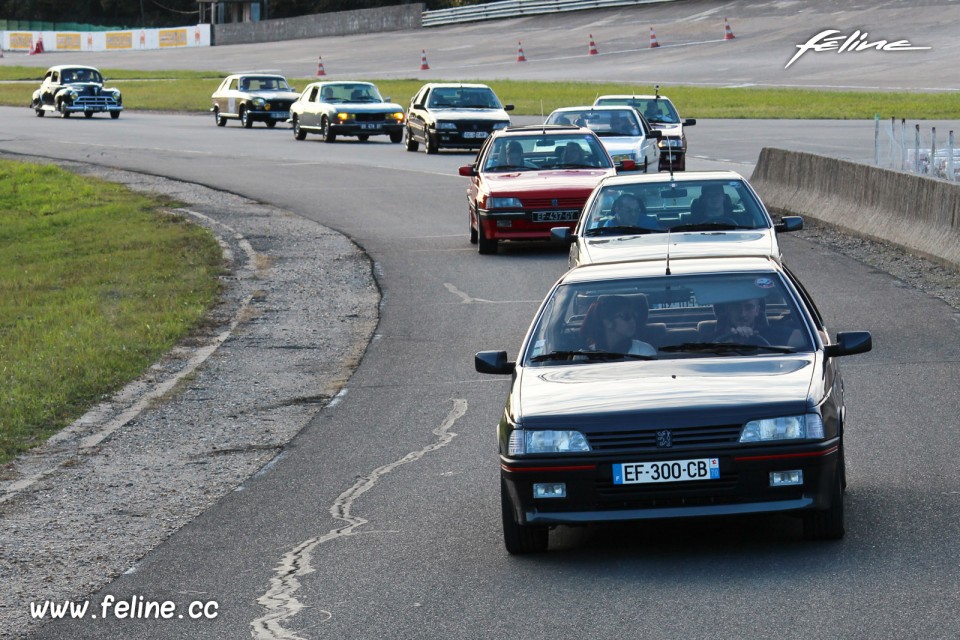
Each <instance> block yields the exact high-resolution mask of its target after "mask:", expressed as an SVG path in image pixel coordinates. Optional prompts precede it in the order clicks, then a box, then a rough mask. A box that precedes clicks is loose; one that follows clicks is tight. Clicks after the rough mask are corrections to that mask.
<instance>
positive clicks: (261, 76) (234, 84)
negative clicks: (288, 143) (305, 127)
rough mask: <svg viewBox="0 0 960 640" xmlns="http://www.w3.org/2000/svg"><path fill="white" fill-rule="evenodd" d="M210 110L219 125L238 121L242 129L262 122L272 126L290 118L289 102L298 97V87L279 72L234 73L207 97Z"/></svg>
mask: <svg viewBox="0 0 960 640" xmlns="http://www.w3.org/2000/svg"><path fill="white" fill-rule="evenodd" d="M210 98H211V100H213V106H212V107H210V111H212V112H213V117H214V119H215V120H216V123H217V126H218V127H223V126H225V125H226V124H227V120H229V119H231V118H232V119H235V120H239V121H240V124H241V125H243V127H244V128H245V129H249V128H250V127H252V126H253V123H254V122H262V123H264V124H266V125H267V126H268V127H270V128H271V129H272V128H273V127H275V126H277V123H278V122H286V121H287V120H288V119H289V118H290V105H291V104H292V103H293V101H294V100H296V99H297V90H296V89H294V88H293V87H291V86H290V85H289V84H287V79H286V78H284V77H283V76H281V75H275V74H270V73H236V74H233V75H230V76H227V77H226V78H225V79H224V81H223V82H221V83H220V86H219V87H217V90H216V91H214V92H213V95H212V96H210Z"/></svg>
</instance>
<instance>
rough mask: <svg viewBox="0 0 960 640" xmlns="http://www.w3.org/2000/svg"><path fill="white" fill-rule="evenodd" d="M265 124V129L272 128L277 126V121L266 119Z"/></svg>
mask: <svg viewBox="0 0 960 640" xmlns="http://www.w3.org/2000/svg"><path fill="white" fill-rule="evenodd" d="M266 124H267V129H273V128H274V127H275V126H277V121H276V120H267V123H266Z"/></svg>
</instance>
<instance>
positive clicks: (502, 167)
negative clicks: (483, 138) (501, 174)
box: [487, 164, 532, 171]
mask: <svg viewBox="0 0 960 640" xmlns="http://www.w3.org/2000/svg"><path fill="white" fill-rule="evenodd" d="M531 170H532V169H531V168H530V167H528V166H526V165H522V164H498V165H494V166H492V167H490V168H489V169H487V171H531Z"/></svg>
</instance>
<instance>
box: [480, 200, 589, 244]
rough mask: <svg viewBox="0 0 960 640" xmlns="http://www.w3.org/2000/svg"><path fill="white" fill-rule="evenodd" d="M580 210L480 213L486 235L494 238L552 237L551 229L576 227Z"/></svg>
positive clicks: (534, 238) (546, 238)
mask: <svg viewBox="0 0 960 640" xmlns="http://www.w3.org/2000/svg"><path fill="white" fill-rule="evenodd" d="M581 213H582V208H581V209H574V208H569V209H558V210H552V211H543V210H537V211H530V210H525V211H499V210H498V211H496V212H491V211H486V210H483V209H481V210H480V211H479V212H478V223H479V225H480V226H481V227H482V228H483V233H484V236H485V237H487V238H489V239H491V240H549V239H550V229H553V228H554V227H568V228H570V229H573V228H574V227H576V226H577V221H578V220H579V219H580V215H581Z"/></svg>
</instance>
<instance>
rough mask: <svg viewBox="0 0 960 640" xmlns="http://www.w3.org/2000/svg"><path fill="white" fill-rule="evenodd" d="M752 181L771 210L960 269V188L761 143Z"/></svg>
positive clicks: (907, 174)
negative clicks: (832, 227) (807, 219)
mask: <svg viewBox="0 0 960 640" xmlns="http://www.w3.org/2000/svg"><path fill="white" fill-rule="evenodd" d="M750 183H751V184H752V185H753V186H754V188H755V189H756V190H757V193H759V194H760V197H761V198H762V199H763V201H764V203H766V205H767V207H768V208H769V209H770V210H771V211H773V212H777V213H794V214H799V215H802V216H804V217H809V218H814V219H816V220H820V221H822V222H825V223H828V224H831V225H834V226H836V227H839V228H840V229H843V230H844V231H847V232H850V233H854V234H858V235H861V236H865V237H868V238H872V239H875V240H882V241H885V242H890V243H893V244H896V245H899V246H901V247H903V248H905V249H907V250H908V251H911V252H912V253H915V254H917V255H921V256H923V257H926V258H929V259H931V260H934V261H936V262H939V263H941V264H945V265H948V266H951V267H954V268H960V185H958V184H954V183H950V182H945V181H943V180H935V179H933V178H925V177H922V176H917V175H913V174H910V173H902V172H899V171H893V170H891V169H883V168H880V167H874V166H871V165H866V164H859V163H856V162H850V161H847V160H838V159H836V158H827V157H824V156H818V155H814V154H811V153H801V152H798V151H786V150H784V149H772V148H764V149H763V150H762V151H761V152H760V158H759V159H758V160H757V165H756V167H755V168H754V171H753V175H752V176H751V178H750Z"/></svg>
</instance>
